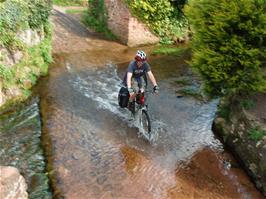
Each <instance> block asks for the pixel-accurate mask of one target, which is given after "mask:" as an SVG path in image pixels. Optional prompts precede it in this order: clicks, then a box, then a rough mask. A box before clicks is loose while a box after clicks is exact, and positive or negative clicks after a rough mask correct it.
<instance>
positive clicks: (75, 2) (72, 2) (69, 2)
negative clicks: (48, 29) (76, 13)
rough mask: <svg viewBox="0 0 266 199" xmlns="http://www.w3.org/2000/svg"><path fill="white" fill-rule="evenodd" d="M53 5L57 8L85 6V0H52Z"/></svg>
mask: <svg viewBox="0 0 266 199" xmlns="http://www.w3.org/2000/svg"><path fill="white" fill-rule="evenodd" d="M53 4H55V5H59V6H80V5H84V4H86V0H53Z"/></svg>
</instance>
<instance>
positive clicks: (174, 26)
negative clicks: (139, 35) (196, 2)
mask: <svg viewBox="0 0 266 199" xmlns="http://www.w3.org/2000/svg"><path fill="white" fill-rule="evenodd" d="M125 1H126V3H127V4H128V5H129V7H130V9H131V10H132V13H133V14H134V15H135V16H137V17H139V18H140V19H141V20H142V21H144V22H145V23H146V24H147V25H148V26H149V27H150V28H151V30H153V32H154V33H155V34H156V35H158V36H160V37H161V43H165V44H170V43H172V42H173V40H175V39H177V38H180V37H182V36H183V35H184V33H185V31H186V29H187V21H186V19H185V18H184V16H183V15H182V13H181V10H180V9H178V7H175V6H173V5H172V4H171V2H170V1H165V0H125ZM182 3H183V2H182ZM177 5H180V4H179V3H177Z"/></svg>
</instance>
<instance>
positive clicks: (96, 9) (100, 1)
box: [82, 0, 115, 39]
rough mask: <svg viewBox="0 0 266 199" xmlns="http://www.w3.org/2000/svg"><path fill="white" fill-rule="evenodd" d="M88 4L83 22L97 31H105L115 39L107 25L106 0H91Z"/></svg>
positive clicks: (110, 37)
mask: <svg viewBox="0 0 266 199" xmlns="http://www.w3.org/2000/svg"><path fill="white" fill-rule="evenodd" d="M88 4H89V5H88V12H86V13H85V14H84V16H83V20H82V22H83V23H84V24H85V25H87V26H89V27H91V28H93V29H94V30H95V31H97V32H100V33H103V34H104V35H105V36H106V37H107V38H109V39H115V36H114V35H113V34H112V32H111V31H110V30H109V29H108V26H107V10H106V8H105V5H104V0H89V1H88Z"/></svg>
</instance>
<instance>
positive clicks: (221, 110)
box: [217, 104, 231, 121]
mask: <svg viewBox="0 0 266 199" xmlns="http://www.w3.org/2000/svg"><path fill="white" fill-rule="evenodd" d="M230 113H231V108H230V106H229V105H228V104H223V105H220V106H218V110H217V114H218V115H219V116H220V117H222V118H224V119H225V120H226V121H229V120H230Z"/></svg>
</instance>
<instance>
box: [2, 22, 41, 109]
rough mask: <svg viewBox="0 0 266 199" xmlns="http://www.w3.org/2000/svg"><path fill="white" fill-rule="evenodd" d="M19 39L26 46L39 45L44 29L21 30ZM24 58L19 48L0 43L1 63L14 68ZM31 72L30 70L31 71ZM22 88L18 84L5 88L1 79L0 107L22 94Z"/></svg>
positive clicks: (18, 35) (3, 65) (17, 35)
mask: <svg viewBox="0 0 266 199" xmlns="http://www.w3.org/2000/svg"><path fill="white" fill-rule="evenodd" d="M16 37H17V39H19V40H20V41H22V42H23V43H24V44H25V45H26V46H28V47H31V46H34V45H38V44H39V43H40V42H41V41H42V40H43V39H44V30H43V27H41V28H40V29H38V30H31V29H28V30H21V31H19V32H17V34H16ZM22 58H23V52H22V51H19V50H13V49H8V48H6V47H4V46H3V45H0V65H1V66H2V67H5V68H7V69H10V68H12V66H14V65H15V64H18V63H20V61H21V60H22ZM29 72H30V71H29ZM21 95H22V94H21V90H20V89H19V88H18V87H16V86H11V87H10V88H8V89H5V91H4V90H3V83H2V80H1V79H0V107H1V106H2V105H3V104H5V102H6V101H7V100H9V99H11V98H16V97H18V96H21Z"/></svg>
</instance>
